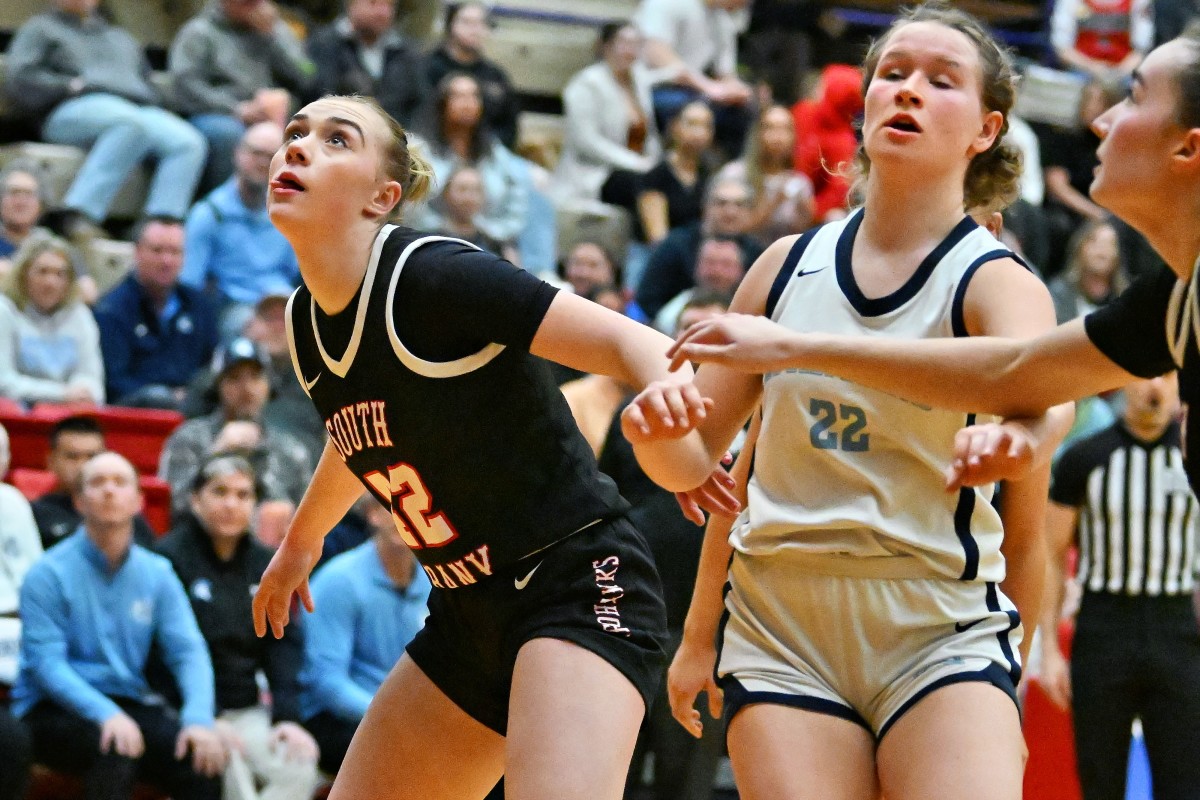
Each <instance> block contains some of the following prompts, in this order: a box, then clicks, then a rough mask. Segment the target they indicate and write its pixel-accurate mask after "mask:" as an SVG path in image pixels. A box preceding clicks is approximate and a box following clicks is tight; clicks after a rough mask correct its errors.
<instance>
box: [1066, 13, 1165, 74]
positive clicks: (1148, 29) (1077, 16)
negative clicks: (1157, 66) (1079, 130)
mask: <svg viewBox="0 0 1200 800" xmlns="http://www.w3.org/2000/svg"><path fill="white" fill-rule="evenodd" d="M1153 7H1154V0H1124V1H1123V2H1113V0H1054V12H1053V13H1052V14H1051V16H1050V44H1051V46H1052V47H1053V48H1054V53H1055V55H1057V56H1058V60H1059V61H1060V62H1062V65H1063V66H1064V67H1066V68H1067V69H1073V70H1077V71H1079V72H1082V73H1085V74H1087V75H1090V76H1092V77H1093V78H1099V79H1100V80H1113V79H1118V78H1123V77H1125V76H1127V75H1129V73H1131V72H1133V68H1134V67H1136V66H1137V65H1138V64H1139V63H1140V62H1141V60H1142V58H1143V57H1144V56H1145V55H1146V53H1148V52H1149V51H1150V48H1151V47H1153V46H1154V8H1153Z"/></svg>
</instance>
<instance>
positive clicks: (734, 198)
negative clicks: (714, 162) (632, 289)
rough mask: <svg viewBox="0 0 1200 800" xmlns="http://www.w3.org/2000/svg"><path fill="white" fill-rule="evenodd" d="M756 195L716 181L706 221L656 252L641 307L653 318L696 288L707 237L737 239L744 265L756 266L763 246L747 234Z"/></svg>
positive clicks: (680, 231) (640, 294) (676, 233)
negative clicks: (697, 261) (679, 296)
mask: <svg viewBox="0 0 1200 800" xmlns="http://www.w3.org/2000/svg"><path fill="white" fill-rule="evenodd" d="M753 206H754V194H753V193H752V192H751V190H750V187H749V186H747V185H746V184H745V183H744V182H742V181H731V180H721V181H716V180H714V181H713V182H712V184H711V185H710V186H709V189H708V196H707V198H706V200H705V206H704V218H703V219H702V220H700V221H698V222H693V223H691V224H690V225H684V226H683V227H681V228H676V229H674V230H672V231H671V232H670V233H669V234H668V235H667V238H666V239H663V241H662V243H661V244H660V245H659V246H658V247H656V248H655V249H654V252H653V253H651V255H650V262H649V263H648V264H647V265H646V273H645V275H644V276H643V277H642V282H641V285H640V286H639V287H638V291H637V304H638V305H639V306H640V307H641V309H642V311H644V312H645V313H646V314H648V315H650V316H651V317H653V316H655V315H657V314H658V312H659V311H660V310H661V309H662V307H663V306H664V305H666V304H667V302H668V301H669V300H671V299H672V298H673V297H675V295H677V294H679V293H680V292H682V291H683V290H684V289H689V288H691V287H692V286H693V285H694V281H695V267H696V259H697V256H698V255H699V253H700V243H701V241H702V240H703V239H704V238H705V237H706V236H724V237H727V238H733V239H736V240H737V242H738V245H739V246H740V247H741V250H742V263H743V264H753V263H754V261H755V259H757V258H758V257H759V255H760V254H761V253H762V251H763V246H762V243H761V242H759V241H758V240H757V239H755V238H754V237H752V236H750V235H749V234H748V233H747V228H748V226H749V224H750V209H751V208H753Z"/></svg>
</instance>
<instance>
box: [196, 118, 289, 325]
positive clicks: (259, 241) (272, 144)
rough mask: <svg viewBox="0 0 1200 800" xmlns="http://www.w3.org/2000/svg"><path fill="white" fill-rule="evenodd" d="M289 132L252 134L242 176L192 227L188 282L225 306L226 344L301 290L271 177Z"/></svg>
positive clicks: (261, 127)
mask: <svg viewBox="0 0 1200 800" xmlns="http://www.w3.org/2000/svg"><path fill="white" fill-rule="evenodd" d="M282 140H283V131H282V130H281V129H280V128H279V126H278V125H275V124H274V123H272V122H260V123H258V124H257V125H253V126H251V127H250V128H249V129H248V130H247V131H246V134H245V135H244V136H243V137H242V140H241V142H240V143H239V144H238V147H237V151H236V152H235V153H234V174H233V177H231V178H230V179H229V180H227V181H226V182H225V183H223V184H221V185H220V186H218V187H217V188H216V189H214V190H213V191H212V192H211V193H210V194H209V195H208V196H207V197H205V198H204V199H203V200H201V201H200V202H198V203H196V205H195V206H193V207H192V210H191V212H190V213H189V214H188V218H187V223H186V225H185V230H186V234H187V236H186V241H185V243H184V252H183V274H182V275H180V281H181V282H182V283H183V284H185V285H187V286H191V287H193V288H196V289H201V290H208V291H212V292H214V293H215V294H216V295H217V299H218V302H219V304H220V306H221V319H220V331H221V340H222V341H226V342H227V341H229V340H230V339H233V338H234V337H236V336H238V335H240V334H241V332H242V328H244V327H245V325H246V323H247V322H248V321H249V320H250V317H251V316H252V315H253V313H254V306H255V304H257V303H258V301H259V300H261V299H262V298H263V297H266V296H267V295H269V294H277V293H283V294H291V293H292V290H293V289H295V288H296V286H297V285H298V284H299V282H300V272H299V267H298V266H297V264H296V254H295V253H293V252H292V247H291V245H289V244H288V242H287V240H286V239H284V238H283V235H282V234H281V233H279V231H277V230H275V227H274V226H273V225H272V224H271V220H270V219H269V218H268V217H267V209H266V202H267V174H268V172H269V170H270V167H271V156H273V155H275V151H276V150H277V149H279V143H280V142H281V141H282Z"/></svg>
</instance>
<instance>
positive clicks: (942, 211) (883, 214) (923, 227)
mask: <svg viewBox="0 0 1200 800" xmlns="http://www.w3.org/2000/svg"><path fill="white" fill-rule="evenodd" d="M949 178H950V179H949V180H944V181H940V182H933V181H928V180H924V181H922V180H914V179H913V176H911V175H904V176H896V178H895V179H892V180H885V179H884V178H883V176H882V175H880V174H879V172H878V171H875V172H873V173H872V174H871V176H870V177H869V178H868V180H867V187H866V202H865V206H866V213H865V214H864V216H863V222H862V230H861V233H860V235H862V236H865V237H866V238H867V240H868V241H869V242H871V243H872V244H873V245H874V246H875V247H878V248H883V249H895V250H905V249H909V248H911V247H916V246H919V245H921V244H922V243H924V242H927V241H928V240H929V239H931V238H933V239H937V240H939V241H940V240H941V239H942V238H944V237H945V236H946V234H948V233H949V232H950V230H953V228H954V226H955V225H957V224H958V223H959V221H961V220H962V218H963V216H964V211H963V200H962V184H961V182H959V181H958V180H957V179H956V178H955V177H954V176H949ZM942 184H945V185H942Z"/></svg>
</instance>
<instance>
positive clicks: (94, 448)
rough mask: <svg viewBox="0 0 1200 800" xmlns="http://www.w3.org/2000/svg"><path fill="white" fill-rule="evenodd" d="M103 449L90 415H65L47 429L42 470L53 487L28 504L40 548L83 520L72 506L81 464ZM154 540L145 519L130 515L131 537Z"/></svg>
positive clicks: (147, 543)
mask: <svg viewBox="0 0 1200 800" xmlns="http://www.w3.org/2000/svg"><path fill="white" fill-rule="evenodd" d="M104 449H105V448H104V432H103V431H102V430H101V429H100V424H99V423H97V422H96V420H95V419H93V418H92V417H86V416H77V417H67V418H65V419H63V420H60V421H59V422H58V423H57V424H56V425H55V426H54V427H53V428H52V429H51V430H50V455H49V456H48V457H47V459H46V469H48V470H50V471H51V472H53V473H54V477H55V484H54V488H53V489H52V490H51V491H50V492H49V493H47V494H44V495H42V496H41V497H39V498H38V499H37V500H34V501H33V503H31V504H30V506H31V507H32V508H33V518H34V521H35V522H37V527H38V534H39V535H40V536H41V537H42V547H43V548H45V549H47V550H48V549H50V547H51V546H52V545H55V544H57V543H58V542H59V541H61V540H62V539H64V538H65V537H67V536H70V535H71V534H72V533H74V532H75V531H76V530H77V529H78V528H79V525H80V523H81V522H83V516H82V515H81V514H80V513H79V511H77V510H76V508H75V496H76V495H77V494H79V489H80V477H81V475H82V474H83V465H84V464H86V463H87V462H88V460H89V459H91V458H92V457H93V456H95V455H98V454H100V453H103V452H104ZM154 539H155V536H154V531H153V530H152V529H151V528H150V523H149V522H147V521H146V518H145V517H144V516H142V515H141V514H137V515H136V516H134V518H133V540H134V541H135V542H136V543H137V544H140V545H141V546H142V547H153V545H154Z"/></svg>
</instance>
